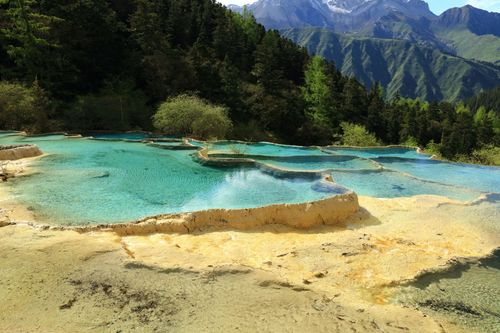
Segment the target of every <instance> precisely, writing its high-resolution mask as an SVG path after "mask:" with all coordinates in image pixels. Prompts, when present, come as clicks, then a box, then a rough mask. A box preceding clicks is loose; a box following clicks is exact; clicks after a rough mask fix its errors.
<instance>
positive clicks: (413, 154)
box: [324, 146, 430, 159]
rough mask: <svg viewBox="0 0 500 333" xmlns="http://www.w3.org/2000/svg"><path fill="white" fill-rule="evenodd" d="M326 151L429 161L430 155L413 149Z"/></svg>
mask: <svg viewBox="0 0 500 333" xmlns="http://www.w3.org/2000/svg"><path fill="white" fill-rule="evenodd" d="M324 150H325V151H327V152H330V153H332V154H336V155H348V156H357V157H363V158H378V157H400V158H413V159H429V157H430V155H427V154H419V153H417V151H416V150H415V149H411V148H400V147H394V148H343V147H333V146H332V147H325V148H324Z"/></svg>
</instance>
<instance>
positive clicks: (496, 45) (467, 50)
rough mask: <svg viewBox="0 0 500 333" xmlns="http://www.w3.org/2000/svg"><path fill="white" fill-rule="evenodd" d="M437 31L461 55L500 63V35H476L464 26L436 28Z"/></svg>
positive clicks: (496, 63)
mask: <svg viewBox="0 0 500 333" xmlns="http://www.w3.org/2000/svg"><path fill="white" fill-rule="evenodd" d="M435 33H436V35H437V36H438V37H439V38H440V39H441V40H442V41H444V42H446V44H447V45H448V46H449V47H450V48H451V49H452V50H453V51H454V52H455V54H456V55H458V56H460V57H463V58H466V59H474V60H479V61H487V62H491V63H493V64H495V65H500V37H498V36H495V35H491V34H488V35H476V34H474V33H472V32H471V31H470V30H468V29H462V28H453V29H439V28H436V29H435Z"/></svg>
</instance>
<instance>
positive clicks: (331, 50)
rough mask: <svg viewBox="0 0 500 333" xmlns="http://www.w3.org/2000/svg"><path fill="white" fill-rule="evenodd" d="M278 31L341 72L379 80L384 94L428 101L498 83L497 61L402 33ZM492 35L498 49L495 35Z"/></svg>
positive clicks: (363, 79) (451, 98) (463, 94)
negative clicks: (455, 52)
mask: <svg viewBox="0 0 500 333" xmlns="http://www.w3.org/2000/svg"><path fill="white" fill-rule="evenodd" d="M282 34H283V36H284V37H287V38H290V39H292V40H293V41H295V42H297V43H298V44H299V45H302V46H304V47H306V48H307V49H308V51H309V52H310V53H312V54H317V55H320V56H323V57H325V58H327V59H329V60H332V61H333V62H335V64H336V65H337V66H338V68H339V69H340V70H341V72H342V73H343V74H344V75H349V76H350V75H353V76H355V77H356V78H357V79H358V80H360V81H361V82H362V83H363V84H365V85H367V86H370V85H371V84H372V82H376V81H378V82H380V83H381V84H382V85H383V86H384V89H385V92H386V94H387V97H389V98H392V97H394V96H396V94H398V93H399V94H401V95H402V96H405V97H410V98H416V97H420V98H422V99H424V100H431V101H440V100H443V99H444V100H448V101H459V100H460V99H462V98H464V97H468V96H471V95H474V94H475V93H476V92H478V91H480V90H482V89H491V88H494V87H496V86H498V85H500V67H498V66H496V65H493V64H490V63H485V62H482V63H481V62H477V61H473V60H467V59H464V58H461V57H458V56H453V55H450V54H446V53H444V52H442V51H440V50H439V49H437V48H431V47H427V46H421V45H419V44H417V43H412V42H409V41H407V40H403V39H381V38H368V37H359V36H354V35H345V34H337V33H334V32H332V31H331V30H328V29H318V28H305V29H289V30H283V31H282ZM490 37H492V36H490ZM485 38H489V37H485ZM492 38H493V37H492ZM494 38H497V39H498V42H499V43H498V46H499V47H498V50H497V52H500V38H499V37H494ZM464 40H471V39H470V38H465V39H464ZM471 43H474V39H472V41H471ZM489 45H490V46H492V45H491V44H489ZM493 46H494V44H493ZM495 48H496V47H495ZM484 49H485V48H482V49H481V50H484ZM486 49H487V48H486ZM498 54H499V53H497V54H496V55H495V56H496V57H497V58H499V55H498ZM499 60H500V58H499Z"/></svg>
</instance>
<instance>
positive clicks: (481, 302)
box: [393, 251, 500, 333]
mask: <svg viewBox="0 0 500 333" xmlns="http://www.w3.org/2000/svg"><path fill="white" fill-rule="evenodd" d="M393 301H394V302H396V303H401V304H408V305H412V306H416V307H419V308H420V309H422V310H423V311H427V312H437V313H440V314H441V315H444V316H446V317H447V318H448V319H449V320H451V321H453V322H455V323H456V324H458V325H459V326H463V327H468V328H471V329H473V330H474V331H476V332H485V333H486V332H487V333H495V332H500V251H497V252H496V253H495V255H493V256H492V257H490V258H487V259H483V260H481V261H479V262H476V263H470V264H463V265H458V266H457V267H455V268H453V269H451V270H449V271H447V272H444V273H434V274H427V275H424V276H422V277H421V278H419V279H418V280H417V281H416V282H415V283H412V284H410V285H408V286H405V287H401V288H399V290H398V291H397V292H396V294H395V296H394V298H393Z"/></svg>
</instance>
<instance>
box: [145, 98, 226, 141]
mask: <svg viewBox="0 0 500 333" xmlns="http://www.w3.org/2000/svg"><path fill="white" fill-rule="evenodd" d="M153 125H154V126H155V127H156V128H157V129H159V130H160V131H162V132H164V133H166V134H172V135H190V136H194V137H197V138H202V139H214V138H216V139H222V138H224V137H225V136H226V135H227V133H228V132H229V131H230V130H231V128H232V122H231V120H230V119H229V117H228V115H227V110H226V109H225V108H223V107H221V106H216V105H212V104H210V103H208V102H206V101H204V100H202V99H200V98H199V97H196V96H191V95H179V96H177V97H173V98H170V99H168V100H167V101H166V102H164V103H162V104H161V105H160V107H159V108H158V111H157V112H156V114H155V115H154V116H153Z"/></svg>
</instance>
